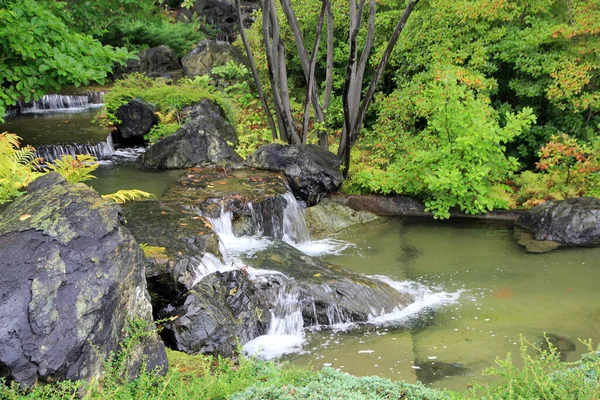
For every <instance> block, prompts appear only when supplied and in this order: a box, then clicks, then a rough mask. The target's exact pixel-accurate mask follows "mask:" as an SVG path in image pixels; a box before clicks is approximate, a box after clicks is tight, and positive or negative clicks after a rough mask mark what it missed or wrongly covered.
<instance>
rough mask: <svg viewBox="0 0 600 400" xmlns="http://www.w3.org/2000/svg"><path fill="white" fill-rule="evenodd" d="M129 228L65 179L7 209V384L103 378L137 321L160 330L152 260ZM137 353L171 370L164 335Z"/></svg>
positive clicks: (1, 329)
mask: <svg viewBox="0 0 600 400" xmlns="http://www.w3.org/2000/svg"><path fill="white" fill-rule="evenodd" d="M123 222H124V221H123V218H122V216H121V209H120V207H119V206H118V205H116V204H114V203H112V202H110V201H108V200H105V199H103V198H102V197H100V196H99V195H98V194H97V193H96V192H95V191H94V190H93V189H91V188H89V187H88V186H86V185H84V184H75V185H71V184H68V183H66V182H65V181H64V179H63V178H62V177H60V176H59V175H58V174H56V173H50V174H47V175H45V176H43V177H41V178H38V179H37V180H36V181H35V182H34V183H33V184H31V185H30V186H29V188H28V191H27V193H26V194H25V195H24V196H22V197H20V198H17V199H15V200H14V201H13V202H12V203H10V204H9V205H8V206H7V207H4V209H3V210H2V213H1V214H0V249H2V251H1V252H0V271H1V277H0V293H2V294H1V301H0V376H1V377H5V378H8V379H9V380H14V381H17V382H19V383H21V384H23V385H32V384H34V383H36V382H38V381H41V382H53V381H57V380H62V379H70V380H79V379H91V378H93V377H99V376H101V375H102V372H103V371H102V360H101V357H102V356H107V355H109V354H110V353H116V352H118V351H119V350H120V342H121V341H122V340H123V339H124V334H125V333H124V332H125V330H124V328H125V327H126V324H127V321H128V319H129V320H131V319H135V320H143V321H146V322H147V323H148V324H152V322H153V320H152V309H151V305H150V299H149V296H148V292H147V290H146V280H145V277H144V264H145V257H144V253H143V252H142V250H141V248H140V246H139V245H138V244H137V242H136V241H135V239H134V238H133V236H131V234H130V233H129V231H128V230H127V229H126V228H125V227H124V226H123ZM132 351H133V359H134V360H135V359H137V360H138V361H137V364H138V365H139V362H140V361H141V360H142V358H145V359H146V362H147V368H149V369H152V368H155V367H157V366H160V367H162V368H166V366H167V360H166V353H165V349H164V345H163V343H162V342H161V341H160V340H159V339H158V338H157V336H156V335H150V336H149V337H147V338H146V339H144V340H143V341H142V342H141V343H140V344H139V345H136V346H135V347H134V348H133V349H132ZM135 363H136V362H134V364H135Z"/></svg>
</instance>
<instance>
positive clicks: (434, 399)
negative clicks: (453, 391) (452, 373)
mask: <svg viewBox="0 0 600 400" xmlns="http://www.w3.org/2000/svg"><path fill="white" fill-rule="evenodd" d="M302 383H303V384H301V385H299V384H297V383H296V384H294V382H287V383H285V384H283V385H281V384H280V383H279V382H271V383H270V384H268V385H265V384H256V385H253V386H251V387H249V388H248V389H246V390H245V391H243V392H241V393H237V394H234V395H233V396H232V397H231V398H232V399H235V400H242V399H309V398H311V399H348V400H362V399H374V400H375V399H405V398H406V399H427V400H438V399H440V400H441V399H450V398H452V397H451V395H450V394H449V393H447V392H444V391H442V390H436V389H430V388H427V387H425V386H423V385H421V384H408V383H406V382H393V381H391V380H389V379H384V378H380V377H377V376H369V377H356V376H352V375H350V374H347V373H344V372H340V371H336V370H334V369H332V368H324V369H323V370H322V371H320V372H316V373H315V374H314V376H313V377H312V379H310V381H308V382H302Z"/></svg>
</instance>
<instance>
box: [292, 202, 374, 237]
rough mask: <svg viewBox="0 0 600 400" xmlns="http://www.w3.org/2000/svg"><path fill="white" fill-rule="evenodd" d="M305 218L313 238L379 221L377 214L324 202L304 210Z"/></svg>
mask: <svg viewBox="0 0 600 400" xmlns="http://www.w3.org/2000/svg"><path fill="white" fill-rule="evenodd" d="M304 216H305V217H306V224H307V225H308V228H309V230H310V234H311V236H312V237H324V236H329V235H332V234H334V233H337V232H339V231H342V230H344V229H346V228H348V227H350V226H353V225H357V224H362V223H365V222H369V221H373V220H375V219H377V216H376V215H375V214H372V213H369V212H365V211H355V210H353V209H351V208H350V207H347V206H343V205H341V204H335V203H330V202H324V201H322V202H321V203H319V204H317V205H315V206H312V207H308V208H307V209H306V210H304Z"/></svg>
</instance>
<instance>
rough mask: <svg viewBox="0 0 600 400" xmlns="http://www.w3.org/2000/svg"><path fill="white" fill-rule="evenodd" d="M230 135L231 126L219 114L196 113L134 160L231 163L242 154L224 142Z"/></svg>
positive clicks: (173, 165)
mask: <svg viewBox="0 0 600 400" xmlns="http://www.w3.org/2000/svg"><path fill="white" fill-rule="evenodd" d="M215 106H216V105H215ZM216 107H218V106H216ZM232 135H233V136H235V130H234V129H233V127H232V126H231V125H230V124H229V122H227V120H226V119H225V118H224V116H223V115H220V116H217V117H215V114H214V113H213V112H212V111H209V112H207V113H202V114H200V113H199V114H198V115H197V116H196V117H195V118H194V119H192V120H191V121H190V122H188V123H187V124H185V125H184V126H182V127H181V128H179V129H178V130H177V132H175V133H174V134H172V135H170V136H167V137H166V138H164V139H161V140H159V141H158V142H156V143H154V144H153V145H152V146H150V147H149V148H148V149H147V150H146V152H145V153H143V154H142V155H140V156H139V157H138V159H137V160H136V163H137V164H138V165H139V166H141V167H144V168H150V169H182V168H190V167H194V166H202V165H220V166H228V167H229V166H235V165H238V164H240V163H241V162H242V158H241V157H240V156H239V155H238V154H237V153H236V152H235V151H234V150H233V149H232V148H231V147H230V146H229V144H228V143H227V141H228V140H229V141H231V136H232Z"/></svg>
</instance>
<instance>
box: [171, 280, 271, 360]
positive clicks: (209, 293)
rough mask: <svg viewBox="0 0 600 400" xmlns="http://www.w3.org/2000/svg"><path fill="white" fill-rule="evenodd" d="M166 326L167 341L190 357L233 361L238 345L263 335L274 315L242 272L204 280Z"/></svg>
mask: <svg viewBox="0 0 600 400" xmlns="http://www.w3.org/2000/svg"><path fill="white" fill-rule="evenodd" d="M173 313H174V315H176V316H177V317H175V320H174V321H173V322H169V323H167V324H165V326H164V327H165V338H167V340H168V342H169V343H170V345H171V346H173V347H174V348H175V349H177V350H180V351H184V352H186V353H188V354H213V355H221V356H225V357H231V356H233V355H234V354H235V352H236V349H237V345H238V341H239V343H240V344H242V345H243V344H245V343H247V342H249V341H250V340H252V339H254V338H256V337H258V336H260V335H264V334H265V333H266V332H267V330H268V329H269V324H270V322H271V314H270V312H269V308H268V304H267V300H266V298H264V297H263V296H262V295H261V294H260V293H259V292H258V291H257V290H256V288H255V287H254V285H253V284H252V282H251V281H250V280H248V278H247V277H246V275H245V274H244V273H243V272H242V271H239V270H236V271H229V272H224V273H220V272H216V273H213V274H210V275H208V276H206V277H204V278H203V279H202V280H201V281H200V282H199V283H198V284H197V285H196V286H194V288H193V289H192V290H191V291H190V292H189V294H188V295H187V297H186V299H185V301H184V302H183V304H182V305H181V306H180V307H178V308H177V309H176V310H175V311H174V312H173Z"/></svg>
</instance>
